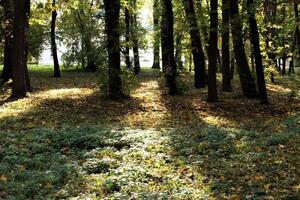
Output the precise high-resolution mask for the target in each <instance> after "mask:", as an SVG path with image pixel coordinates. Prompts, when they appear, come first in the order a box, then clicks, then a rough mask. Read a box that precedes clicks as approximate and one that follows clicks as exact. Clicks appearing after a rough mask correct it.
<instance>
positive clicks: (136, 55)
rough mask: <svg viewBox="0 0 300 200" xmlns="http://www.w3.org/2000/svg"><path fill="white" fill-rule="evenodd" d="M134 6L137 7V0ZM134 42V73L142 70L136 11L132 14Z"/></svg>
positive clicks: (134, 0)
mask: <svg viewBox="0 0 300 200" xmlns="http://www.w3.org/2000/svg"><path fill="white" fill-rule="evenodd" d="M133 7H134V8H136V0H133ZM132 27H133V28H132V32H131V36H132V43H133V57H134V73H135V74H138V73H139V72H140V71H141V65H140V55H139V40H138V35H137V31H138V24H137V15H136V13H134V14H133V15H132Z"/></svg>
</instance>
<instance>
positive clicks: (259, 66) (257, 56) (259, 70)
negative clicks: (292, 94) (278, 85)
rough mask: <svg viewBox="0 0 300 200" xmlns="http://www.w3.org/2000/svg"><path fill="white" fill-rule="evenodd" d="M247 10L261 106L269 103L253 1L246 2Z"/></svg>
mask: <svg viewBox="0 0 300 200" xmlns="http://www.w3.org/2000/svg"><path fill="white" fill-rule="evenodd" d="M247 10H248V16H249V25H250V32H251V33H250V36H251V37H250V40H251V43H252V46H253V54H254V60H255V67H256V78H257V85H258V91H259V97H260V102H261V103H263V104H268V103H269V101H268V95H267V89H266V81H265V74H264V67H263V62H262V56H261V50H260V43H259V33H258V27H257V22H256V18H255V9H254V3H253V0H247Z"/></svg>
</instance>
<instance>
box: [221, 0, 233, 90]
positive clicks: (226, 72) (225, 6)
mask: <svg viewBox="0 0 300 200" xmlns="http://www.w3.org/2000/svg"><path fill="white" fill-rule="evenodd" d="M229 6H230V4H229V0H222V74H223V76H222V90H223V91H226V92H229V91H231V90H232V87H231V75H230V47H229V17H230V8H229Z"/></svg>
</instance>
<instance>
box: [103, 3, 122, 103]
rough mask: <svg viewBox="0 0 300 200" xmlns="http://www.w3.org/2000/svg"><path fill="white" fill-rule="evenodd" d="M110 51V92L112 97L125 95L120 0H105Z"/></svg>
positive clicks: (108, 47)
mask: <svg viewBox="0 0 300 200" xmlns="http://www.w3.org/2000/svg"><path fill="white" fill-rule="evenodd" d="M104 7H105V24H106V35H107V51H108V67H109V69H108V71H109V72H108V76H109V80H108V92H109V97H110V98H112V99H120V98H123V97H124V94H123V91H122V82H121V77H120V70H121V63H120V33H119V20H120V0H104Z"/></svg>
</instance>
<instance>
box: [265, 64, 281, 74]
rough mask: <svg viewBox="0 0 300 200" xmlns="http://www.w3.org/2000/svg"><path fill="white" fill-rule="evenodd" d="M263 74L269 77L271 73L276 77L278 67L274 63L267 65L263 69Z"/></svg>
mask: <svg viewBox="0 0 300 200" xmlns="http://www.w3.org/2000/svg"><path fill="white" fill-rule="evenodd" d="M264 72H265V76H267V77H270V76H271V75H272V76H274V77H278V76H279V75H280V73H279V71H278V68H277V67H276V66H275V65H268V66H267V67H266V68H265V69H264Z"/></svg>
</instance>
